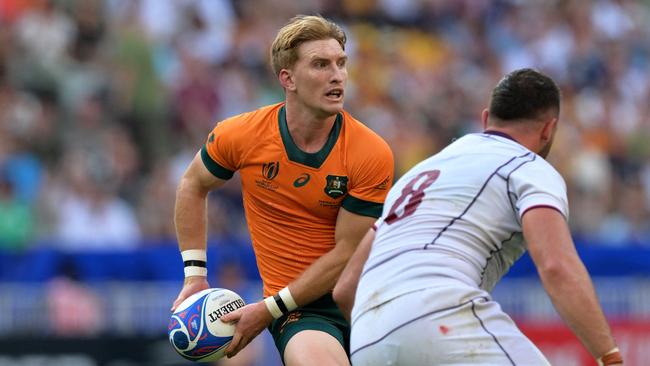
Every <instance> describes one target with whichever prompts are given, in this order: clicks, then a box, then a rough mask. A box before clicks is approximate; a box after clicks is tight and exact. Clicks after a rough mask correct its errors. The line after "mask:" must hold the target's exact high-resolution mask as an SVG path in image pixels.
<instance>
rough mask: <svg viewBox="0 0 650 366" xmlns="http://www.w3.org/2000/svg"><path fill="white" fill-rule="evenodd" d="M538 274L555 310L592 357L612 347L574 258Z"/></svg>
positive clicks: (582, 270) (587, 280) (590, 289)
mask: <svg viewBox="0 0 650 366" xmlns="http://www.w3.org/2000/svg"><path fill="white" fill-rule="evenodd" d="M539 274H540V277H541V279H542V283H543V284H544V287H545V289H546V291H547V292H548V294H549V296H550V298H551V300H552V302H553V304H554V305H555V308H556V309H557V311H558V312H559V313H560V315H561V316H562V318H563V319H564V320H565V321H566V323H567V324H568V325H569V327H570V328H571V329H572V330H573V332H574V333H575V334H576V336H577V337H578V338H580V340H581V341H582V343H583V344H584V345H585V347H586V348H587V349H588V350H589V352H590V353H591V354H592V355H593V356H594V357H595V358H598V357H601V356H602V355H603V354H605V353H606V352H608V351H610V350H611V349H613V348H614V347H615V342H614V339H613V337H612V335H611V330H610V328H609V325H608V324H607V320H606V319H605V316H604V314H603V312H602V309H601V307H600V304H599V302H598V298H597V296H596V292H595V291H594V288H593V284H592V282H591V279H590V278H589V274H588V273H587V270H586V269H585V267H584V265H583V264H582V262H581V261H580V259H579V258H578V257H577V255H575V256H574V255H571V256H569V257H568V258H565V259H563V260H559V261H557V262H556V263H555V264H553V265H551V266H548V267H545V268H544V267H542V268H539Z"/></svg>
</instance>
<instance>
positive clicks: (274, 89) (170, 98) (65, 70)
mask: <svg viewBox="0 0 650 366" xmlns="http://www.w3.org/2000/svg"><path fill="white" fill-rule="evenodd" d="M301 13H303V14H315V13H319V14H322V15H324V16H326V17H328V18H331V19H333V20H335V21H336V22H338V23H339V24H341V25H342V26H343V27H344V28H345V30H346V32H347V34H348V44H347V47H346V51H347V53H348V55H349V58H350V62H349V64H348V65H349V66H348V67H349V69H348V70H349V75H350V80H349V83H348V92H347V94H346V109H347V110H349V111H350V112H351V113H352V114H353V115H355V116H356V117H357V118H359V119H360V120H361V121H364V122H365V123H366V124H368V125H369V126H370V127H371V128H372V129H374V130H375V131H377V132H378V133H379V134H380V135H382V136H383V137H384V138H385V139H386V140H387V141H388V143H389V144H390V146H391V147H392V149H393V151H394V154H395V158H396V164H397V166H396V173H397V176H399V175H401V174H402V173H404V172H405V171H406V170H407V169H408V168H410V167H411V166H412V165H413V164H414V163H416V162H417V161H419V160H421V159H423V158H425V157H427V156H428V155H430V154H432V153H435V152H437V151H439V150H440V149H441V148H443V147H444V146H446V145H447V144H448V143H449V142H450V141H451V140H452V139H453V138H455V137H458V136H461V135H462V134H465V133H468V132H475V131H480V125H479V116H480V112H481V110H482V108H484V107H485V106H486V105H487V103H488V100H489V92H490V90H491V88H492V87H493V86H494V85H495V84H496V83H497V82H498V80H499V78H500V77H501V76H502V75H503V74H504V73H506V72H508V71H511V70H513V69H515V68H519V67H534V68H538V69H540V70H542V71H544V72H546V73H548V74H549V75H551V76H552V77H553V78H555V80H557V81H558V83H559V84H560V87H561V89H562V92H563V106H562V113H561V127H560V131H559V133H558V136H557V138H556V143H555V147H554V150H553V151H552V153H551V157H550V160H551V162H552V163H553V164H554V165H555V166H556V167H557V168H558V169H559V170H560V172H561V173H562V174H563V176H564V177H565V178H566V180H567V184H568V188H569V198H570V200H571V204H572V205H571V216H570V223H571V226H572V229H573V231H574V234H575V235H576V236H577V237H580V238H582V239H585V240H586V241H587V242H589V243H594V245H597V244H601V245H619V246H620V245H649V246H650V239H649V238H650V143H649V141H650V42H648V39H650V4H649V3H648V2H647V1H631V0H594V1H583V0H567V1H560V0H543V1H520V0H509V1H506V0H448V1H445V0H304V1H293V0H273V1H259V0H169V1H167V0H165V1H160V0H138V1H135V0H106V1H100V0H0V248H5V249H10V250H22V249H24V248H29V247H31V246H35V245H52V246H56V247H59V248H61V249H64V250H74V249H77V248H106V247H108V248H125V249H128V248H134V247H137V246H142V245H155V243H158V242H164V241H167V242H169V241H173V238H174V226H173V206H174V196H175V188H176V184H177V182H178V180H179V177H180V176H181V174H182V173H183V171H184V169H185V167H186V166H187V164H188V163H189V161H190V160H191V159H192V157H193V156H194V154H196V152H197V151H198V150H199V149H200V147H201V145H202V144H203V142H204V140H205V138H206V137H207V134H208V132H209V131H210V129H211V128H212V126H213V125H214V124H215V123H216V122H217V121H219V120H221V119H223V118H226V117H228V116H231V115H234V114H238V113H241V112H244V111H247V110H252V109H255V108H258V107H260V106H262V105H265V104H270V103H275V102H278V101H281V100H282V99H283V92H282V90H281V89H280V88H279V86H278V83H277V81H276V79H275V77H274V76H273V74H272V72H271V71H270V67H269V66H268V48H269V45H270V43H271V41H272V39H273V37H274V35H275V33H276V32H277V30H278V29H279V28H280V27H281V26H282V25H283V24H284V23H286V21H287V20H288V19H289V18H291V17H292V16H294V15H296V14H301ZM238 184H239V183H238V181H237V179H233V180H232V182H230V183H229V184H228V185H227V186H226V187H225V189H223V190H220V191H217V192H214V193H212V194H211V196H210V204H209V210H210V212H209V217H210V219H209V220H210V222H209V230H210V235H211V236H218V237H221V238H227V237H237V238H241V237H245V236H246V235H247V234H246V230H245V223H244V219H243V212H242V206H241V195H240V193H239V185H238Z"/></svg>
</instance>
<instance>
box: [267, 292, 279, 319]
mask: <svg viewBox="0 0 650 366" xmlns="http://www.w3.org/2000/svg"><path fill="white" fill-rule="evenodd" d="M264 304H265V305H266V308H267V309H269V313H271V316H273V319H278V318H279V317H281V316H282V315H283V314H282V311H280V308H279V307H278V304H277V303H276V302H275V299H274V298H273V296H269V297H267V298H266V299H264Z"/></svg>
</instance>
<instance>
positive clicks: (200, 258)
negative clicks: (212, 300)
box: [181, 249, 208, 277]
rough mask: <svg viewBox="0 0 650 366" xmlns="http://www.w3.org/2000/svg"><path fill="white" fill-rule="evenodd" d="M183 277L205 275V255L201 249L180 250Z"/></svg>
mask: <svg viewBox="0 0 650 366" xmlns="http://www.w3.org/2000/svg"><path fill="white" fill-rule="evenodd" d="M181 257H182V258H183V266H184V271H185V277H189V276H204V277H205V276H207V275H208V268H207V255H206V252H205V250H203V249H188V250H184V251H182V252H181Z"/></svg>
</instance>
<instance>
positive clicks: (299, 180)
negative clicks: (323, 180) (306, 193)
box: [293, 173, 311, 188]
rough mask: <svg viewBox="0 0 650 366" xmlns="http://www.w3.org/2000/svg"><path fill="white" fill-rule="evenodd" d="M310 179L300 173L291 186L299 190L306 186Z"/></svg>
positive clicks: (308, 176)
mask: <svg viewBox="0 0 650 366" xmlns="http://www.w3.org/2000/svg"><path fill="white" fill-rule="evenodd" d="M310 179H311V176H310V175H309V174H308V173H302V174H301V175H300V176H299V177H298V178H296V180H294V181H293V186H294V187H296V188H300V187H302V186H304V185H305V184H307V183H308V182H309V180H310Z"/></svg>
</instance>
